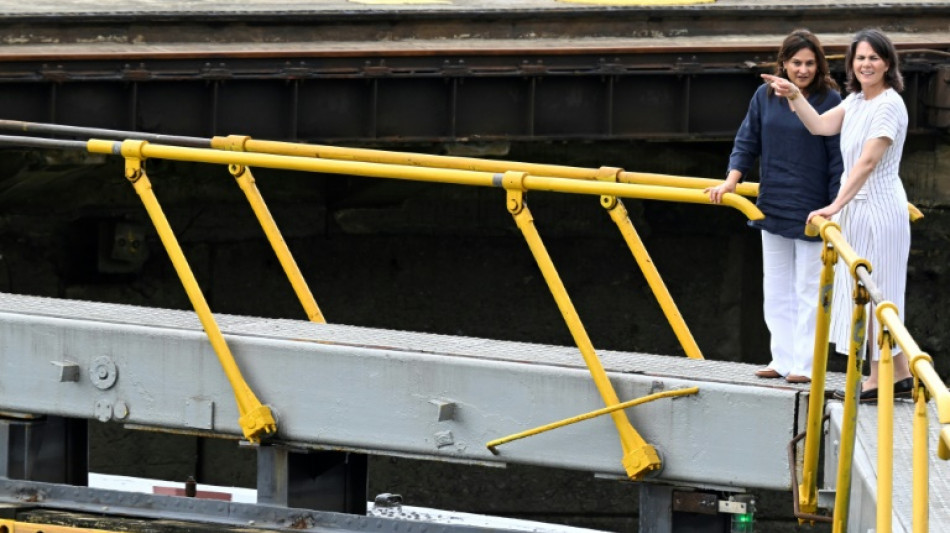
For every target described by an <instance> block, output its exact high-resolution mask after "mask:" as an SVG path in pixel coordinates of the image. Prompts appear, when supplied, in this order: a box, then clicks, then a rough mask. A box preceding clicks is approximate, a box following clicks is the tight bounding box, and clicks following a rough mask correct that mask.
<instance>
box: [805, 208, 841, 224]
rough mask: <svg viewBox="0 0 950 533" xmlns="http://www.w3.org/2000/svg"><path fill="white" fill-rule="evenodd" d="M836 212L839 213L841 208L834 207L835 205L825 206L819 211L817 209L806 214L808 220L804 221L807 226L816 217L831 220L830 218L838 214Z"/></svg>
mask: <svg viewBox="0 0 950 533" xmlns="http://www.w3.org/2000/svg"><path fill="white" fill-rule="evenodd" d="M838 211H841V208H840V207H837V206H835V204H831V205H827V206H825V207H822V208H821V209H817V210H815V211H812V212H811V213H808V218H807V219H805V220H806V221H807V222H808V223H809V224H811V219H813V218H815V217H816V216H822V217H824V218H827V219H829V220H831V217H833V216H834V215H836V214H838Z"/></svg>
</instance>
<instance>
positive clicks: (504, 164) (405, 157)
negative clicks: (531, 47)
mask: <svg viewBox="0 0 950 533" xmlns="http://www.w3.org/2000/svg"><path fill="white" fill-rule="evenodd" d="M237 143H240V145H241V147H242V149H243V150H246V151H248V152H259V153H268V154H281V155H294V156H300V157H312V158H320V159H337V160H347V161H365V162H371V163H386V164H392V165H409V166H422V167H432V168H448V169H456V170H475V171H481V172H508V171H514V172H525V173H528V174H531V175H536V176H552V177H558V178H570V179H582V180H593V179H596V178H597V173H598V169H594V168H584V167H571V166H565V165H546V164H538V163H524V162H519V161H501V160H491V159H477V158H471V157H456V156H444V155H431V154H418V153H405V152H390V151H385V150H373V149H368V148H344V147H338V146H324V145H318V144H302V143H288V142H280V141H261V140H256V139H252V138H250V137H243V136H235V135H232V136H229V137H214V138H212V139H211V145H212V147H214V148H220V149H233V148H231V147H234V146H236V145H237ZM620 182H621V183H631V184H639V185H662V186H668V187H681V188H688V189H705V188H707V187H714V186H716V185H719V184H721V183H722V180H715V179H706V178H690V177H685V176H673V175H667V174H652V173H644V172H622V173H621V174H620ZM758 191H759V184H758V183H740V184H738V185H737V186H736V193H737V194H741V195H743V196H756V195H757V194H758ZM707 202H708V198H707Z"/></svg>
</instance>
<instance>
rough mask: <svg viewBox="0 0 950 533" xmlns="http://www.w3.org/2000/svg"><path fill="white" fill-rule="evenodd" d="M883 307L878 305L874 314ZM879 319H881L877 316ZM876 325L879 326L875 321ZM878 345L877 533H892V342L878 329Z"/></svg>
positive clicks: (884, 303) (887, 333)
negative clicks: (879, 353)
mask: <svg viewBox="0 0 950 533" xmlns="http://www.w3.org/2000/svg"><path fill="white" fill-rule="evenodd" d="M883 305H891V306H893V305H894V304H892V303H891V302H883V303H881V304H879V305H878V309H877V311H878V312H880V307H881V306H883ZM878 316H880V315H878ZM878 324H881V322H880V320H878ZM879 329H880V334H879V335H878V339H879V340H878V342H879V344H880V346H881V358H880V360H879V361H878V363H877V522H876V523H877V526H876V527H877V529H876V532H877V533H891V512H892V502H893V496H894V359H893V357H891V350H892V349H893V347H894V341H893V339H892V338H891V334H890V332H888V331H887V330H886V329H885V328H884V327H883V326H880V328H879Z"/></svg>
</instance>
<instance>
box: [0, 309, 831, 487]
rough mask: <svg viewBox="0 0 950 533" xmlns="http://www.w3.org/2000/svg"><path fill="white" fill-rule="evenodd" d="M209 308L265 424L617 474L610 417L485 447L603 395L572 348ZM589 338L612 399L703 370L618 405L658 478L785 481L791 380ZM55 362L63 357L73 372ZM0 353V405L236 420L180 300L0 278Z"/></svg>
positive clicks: (352, 440)
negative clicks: (21, 292)
mask: <svg viewBox="0 0 950 533" xmlns="http://www.w3.org/2000/svg"><path fill="white" fill-rule="evenodd" d="M218 321H219V324H220V325H221V328H222V330H223V332H224V334H225V336H226V338H227V341H228V343H229V345H230V347H231V350H232V351H233V352H234V356H235V358H236V360H237V362H238V365H239V366H240V367H241V369H242V372H243V374H244V376H245V378H246V379H247V381H248V384H249V385H250V387H251V388H252V389H253V390H254V391H255V393H256V394H257V396H258V397H259V398H260V399H261V401H262V402H264V403H265V404H268V405H270V406H271V408H272V409H273V412H274V414H275V417H276V419H277V422H278V435H277V436H276V438H275V440H276V441H280V442H285V443H292V444H296V445H303V446H309V447H312V448H318V449H344V450H355V451H366V452H369V453H376V454H399V455H408V456H419V457H427V458H432V459H438V460H448V461H460V462H476V463H486V464H488V463H509V462H511V463H524V464H533V465H541V466H551V467H559V468H568V469H577V470H583V471H590V472H593V473H597V474H601V475H608V476H624V472H623V470H622V468H621V464H620V457H621V449H620V444H619V440H618V437H617V432H616V430H615V428H614V426H613V423H612V422H611V420H610V418H609V417H600V418H597V419H594V420H590V421H585V422H581V423H579V424H574V425H571V426H567V427H565V428H561V429H558V430H555V431H552V432H548V433H545V434H542V435H539V436H535V437H530V438H527V439H523V440H519V441H515V442H512V443H509V444H505V445H503V446H500V447H499V451H500V455H498V456H494V455H492V454H491V453H490V452H489V451H488V450H487V449H486V447H485V443H487V442H488V441H490V440H492V439H496V438H500V437H503V436H507V435H509V434H513V433H517V432H521V431H524V430H527V429H531V428H535V427H538V426H541V425H544V424H547V423H550V422H554V421H557V420H561V419H565V418H568V417H571V416H575V415H578V414H581V413H585V412H589V411H593V410H595V409H598V408H600V407H603V404H602V402H601V400H600V396H599V394H598V392H597V390H596V388H595V386H594V384H593V381H592V380H591V378H590V377H589V374H588V372H587V370H586V368H585V367H584V366H583V360H582V358H581V356H580V353H579V352H578V351H577V349H576V348H573V347H558V346H542V345H534V344H525V343H516V342H501V341H495V340H487V339H476V338H465V337H451V336H444V335H431V334H420V333H411V332H402V331H384V330H373V329H367V328H359V327H349V326H340V325H323V324H313V323H309V322H302V321H293V320H273V319H261V318H253V317H240V316H219V317H218ZM600 355H601V358H602V361H603V363H604V366H605V368H606V370H607V371H608V373H609V375H610V378H611V380H612V382H613V385H614V387H615V388H616V390H617V393H618V395H619V397H620V399H621V400H622V401H623V400H628V399H633V398H636V397H640V396H644V395H646V394H649V393H651V392H655V391H658V390H670V389H676V388H682V387H687V386H693V385H697V386H699V387H700V392H699V394H698V395H695V396H686V397H681V398H677V399H672V400H658V401H655V402H652V403H649V404H646V405H642V406H638V407H634V408H630V409H628V410H627V412H628V414H629V416H630V419H631V422H632V423H633V425H634V427H635V428H637V430H638V431H639V432H640V433H641V435H642V436H643V437H644V438H645V439H646V441H647V442H649V443H651V444H653V445H654V446H655V447H656V448H657V449H658V451H659V452H660V454H661V457H662V459H663V461H664V468H663V470H662V473H661V474H660V478H661V479H662V480H665V481H675V482H679V483H687V484H695V485H701V486H721V487H737V488H756V487H758V488H767V489H778V490H782V489H788V488H789V475H788V465H787V456H786V451H785V450H786V447H787V444H788V442H789V441H790V440H791V438H792V436H793V435H794V434H795V433H796V432H797V431H798V427H800V423H799V424H798V425H797V424H796V422H795V421H796V419H797V417H798V416H800V412H802V411H804V409H805V406H806V405H807V394H806V393H805V390H806V389H805V388H803V387H801V386H798V387H796V386H791V385H785V384H784V383H783V384H780V385H774V386H768V385H772V383H768V382H767V381H766V380H759V379H757V378H754V377H752V370H753V367H752V366H750V365H745V364H739V363H728V362H716V361H694V360H690V359H687V358H685V357H666V356H657V355H650V354H639V353H621V352H609V351H604V352H602V353H601V354H600ZM64 367H66V368H70V367H72V368H75V367H78V369H79V372H78V377H77V375H76V374H75V373H69V372H66V373H64V372H63V368H64ZM0 368H3V372H2V373H0V410H4V411H22V412H28V413H38V414H55V415H60V416H67V417H77V418H87V419H93V418H97V419H99V420H103V421H112V422H116V423H122V424H129V425H139V426H147V427H157V428H164V429H169V430H174V431H181V432H194V433H198V434H208V435H220V436H228V437H233V438H238V437H240V428H239V427H238V425H237V418H238V415H237V409H236V404H235V400H234V397H233V394H232V392H231V389H230V387H229V385H228V383H227V381H226V379H225V377H224V373H223V371H222V370H221V368H220V366H219V365H218V362H217V359H216V357H215V355H214V353H213V351H212V349H211V347H210V345H209V343H208V341H207V339H206V338H205V336H204V334H203V333H202V331H201V327H200V324H199V322H198V320H197V317H196V316H195V315H194V314H193V313H191V312H186V311H170V310H159V309H148V308H139V307H133V306H126V305H113V304H101V303H90V302H79V301H71V300H57V299H48V298H37V297H28V296H16V295H2V296H0ZM64 376H66V377H65V378H64ZM73 380H76V381H73ZM830 386H834V383H832V384H831V385H830ZM449 406H451V408H449Z"/></svg>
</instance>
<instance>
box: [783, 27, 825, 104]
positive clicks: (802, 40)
mask: <svg viewBox="0 0 950 533" xmlns="http://www.w3.org/2000/svg"><path fill="white" fill-rule="evenodd" d="M802 48H808V49H809V50H811V51H812V52H813V53H814V54H815V63H816V66H817V67H818V68H817V71H816V72H815V79H813V80H811V84H809V85H808V87H806V88H805V90H806V91H807V92H808V93H809V94H825V93H827V92H828V91H829V90H834V91H837V90H838V82H836V81H835V80H834V78H832V77H831V70H830V69H829V68H828V60H827V59H826V58H825V51H824V49H823V48H822V47H821V43H820V42H819V41H818V37H815V34H814V33H812V32H810V31H808V30H806V29H800V30H795V31H793V32H792V33H789V34H788V36H787V37H785V40H784V41H782V46H781V47H779V49H778V57H777V58H776V59H777V61H776V64H775V75H776V76H779V77H782V78H785V79H786V80H787V79H788V73H787V72H785V67H784V66H783V63H785V62H786V61H789V60H791V59H792V57H794V56H795V54H797V53H798V52H799V51H800V50H801V49H802ZM771 93H772V88H771V87H769V94H771Z"/></svg>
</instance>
